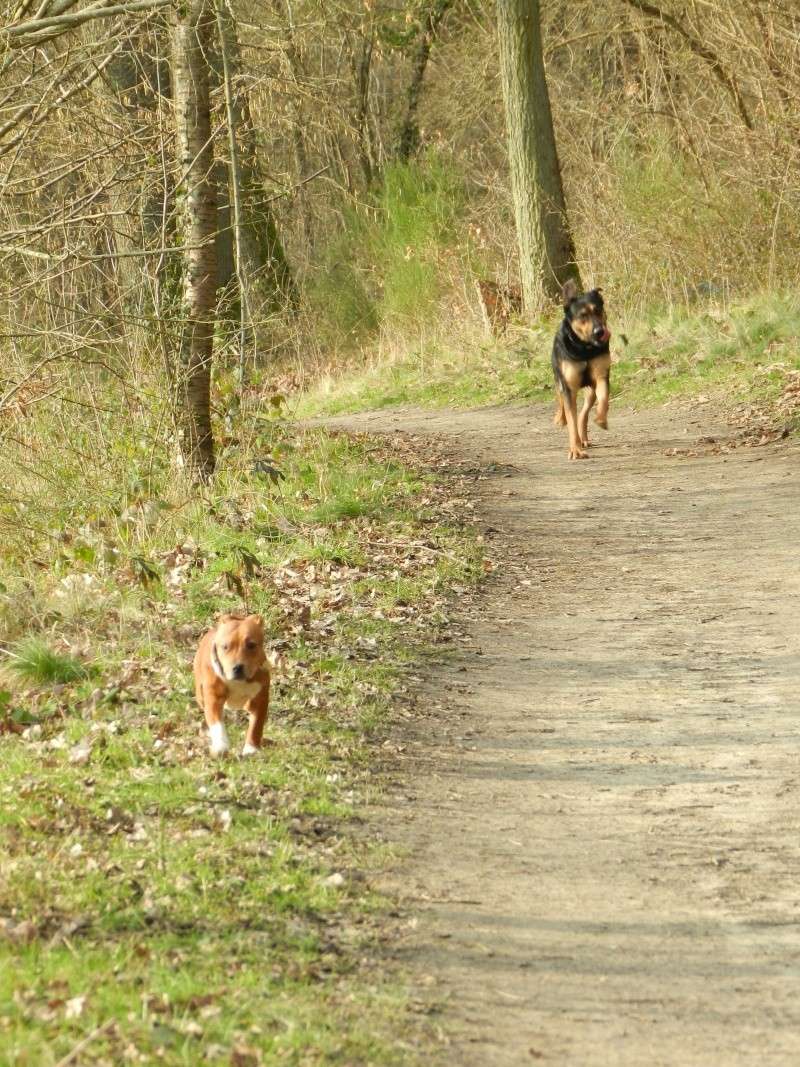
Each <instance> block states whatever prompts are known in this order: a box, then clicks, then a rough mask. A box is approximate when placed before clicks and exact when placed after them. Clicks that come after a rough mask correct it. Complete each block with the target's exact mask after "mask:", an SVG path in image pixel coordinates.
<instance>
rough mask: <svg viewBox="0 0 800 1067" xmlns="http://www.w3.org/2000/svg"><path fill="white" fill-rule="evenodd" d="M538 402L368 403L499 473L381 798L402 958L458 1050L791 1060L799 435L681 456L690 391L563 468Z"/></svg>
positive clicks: (622, 426) (568, 1057)
mask: <svg viewBox="0 0 800 1067" xmlns="http://www.w3.org/2000/svg"><path fill="white" fill-rule="evenodd" d="M548 416H549V412H546V411H544V410H543V409H541V408H537V409H516V410H508V409H504V410H499V409H495V410H488V411H481V412H473V413H464V414H452V413H447V414H436V415H432V414H424V415H414V414H411V415H408V414H405V415H402V416H396V415H380V416H366V417H364V418H363V419H361V420H359V424H360V426H361V428H365V429H366V428H374V429H377V430H386V429H397V430H403V431H411V432H414V433H425V434H435V435H442V434H443V435H447V437H448V438H449V439H450V440H451V441H452V445H453V455H454V463H462V464H466V465H469V464H474V465H478V466H480V467H482V468H484V469H485V470H486V469H488V471H489V476H488V477H487V478H486V479H484V480H480V481H478V482H477V483H476V491H477V494H478V498H479V501H480V515H481V519H482V523H483V525H484V526H485V527H488V528H489V530H490V531H491V530H494V531H495V532H494V534H493V536H491V537H490V540H489V544H490V549H489V553H490V555H491V556H493V558H494V559H495V560H496V562H497V564H498V574H497V576H496V578H495V579H493V581H492V583H491V587H490V590H489V592H488V594H487V595H486V596H485V597H484V598H483V600H482V601H481V602H480V603H479V604H478V605H477V607H475V608H473V609H471V611H470V609H467V611H469V613H470V614H471V615H472V616H473V617H472V618H467V619H465V620H464V629H465V634H464V637H463V648H464V651H463V654H461V655H459V656H458V657H457V658H456V659H454V660H452V661H448V663H447V665H445V666H442V667H440V668H436V669H435V673H434V674H433V675H432V676H430V677H429V678H428V679H426V687H425V694H426V700H427V701H428V702H429V705H430V714H429V715H428V716H427V717H426V718H424V719H423V720H421V721H420V723H418V724H417V726H416V727H415V728H414V731H413V734H412V736H410V737H409V738H408V739H407V741H408V744H409V748H408V750H407V751H410V752H411V753H413V759H411V760H410V761H409V764H408V765H409V766H410V767H411V771H410V773H409V774H408V775H407V776H406V777H404V779H403V780H402V781H401V782H400V783H399V784H398V787H397V789H396V790H395V792H394V799H393V800H392V801H391V807H390V809H389V810H388V811H384V812H383V813H382V814H381V818H382V819H385V820H386V822H387V824H388V825H387V828H386V832H387V834H388V836H389V837H390V838H393V839H394V840H399V841H401V842H402V843H403V844H404V845H405V846H406V848H407V849H408V859H407V860H406V861H405V862H404V863H403V865H402V867H401V869H400V870H398V871H395V872H394V876H395V884H399V885H401V886H402V888H403V891H404V893H405V896H406V899H407V900H408V901H409V902H416V903H417V906H418V908H419V909H421V911H420V915H419V923H418V926H417V928H416V930H415V931H414V933H413V934H412V935H411V936H410V938H409V940H408V943H407V944H406V945H405V946H404V951H403V958H404V962H405V963H406V964H408V965H409V966H410V967H411V969H412V972H413V973H415V974H417V975H418V977H419V984H420V989H421V990H426V991H427V993H426V994H425V995H427V996H430V995H431V989H432V990H433V995H434V996H435V997H437V998H440V999H441V1000H442V1001H443V1003H444V1009H443V1016H442V1020H441V1021H442V1026H443V1029H444V1032H445V1033H446V1034H448V1035H449V1047H448V1048H447V1050H446V1052H445V1053H444V1055H443V1062H444V1063H447V1064H458V1065H459V1067H465V1065H476V1067H477V1065H480V1067H490V1065H495V1064H496V1065H503V1067H510V1065H516V1064H527V1063H532V1062H536V1061H539V1060H541V1061H542V1062H543V1063H553V1064H570V1065H581V1067H589V1065H591V1067H594V1065H597V1067H607V1065H616V1064H626V1065H629V1064H630V1065H637V1067H650V1065H657V1064H669V1065H671V1067H676V1065H679V1067H686V1065H695V1064H704V1065H705V1064H708V1065H715V1067H730V1065H738V1064H754V1065H755V1064H758V1065H765V1064H781V1065H783V1064H786V1065H789V1064H792V1065H795V1064H797V1063H799V1062H800V832H799V831H800V811H799V810H798V809H800V697H798V686H800V640H799V639H798V638H799V635H800V572H799V570H798V565H799V564H800V545H798V533H799V532H800V479H798V470H799V461H800V454H799V453H798V449H797V447H796V446H793V445H790V446H784V447H778V448H775V447H767V448H760V449H744V448H743V449H737V450H735V451H733V452H731V453H730V454H728V455H714V454H710V450H709V448H708V446H707V445H701V446H700V448H699V451H701V452H703V451H704V450H705V451H709V454H708V455H705V456H702V457H701V458H694V459H688V458H679V457H675V456H669V455H665V452H667V451H668V450H670V449H672V448H679V449H686V448H687V447H691V446H692V445H694V442H695V441H696V440H697V438H698V437H699V436H701V435H704V434H708V433H709V432H711V433H714V430H713V428H709V427H708V425H706V424H702V425H701V423H700V422H699V421H697V420H698V416H697V415H696V414H694V413H692V412H691V411H688V410H686V411H683V412H677V411H676V412H675V413H674V414H672V415H670V414H667V413H661V414H658V415H656V416H655V418H654V417H651V416H650V415H647V416H641V415H640V416H627V417H621V416H619V415H618V416H617V417H616V418H615V419H614V421H613V424H612V432H611V433H610V434H609V435H607V436H604V437H603V438H602V440H601V441H600V442H599V444H600V447H599V448H598V449H597V450H596V452H595V453H594V458H593V459H592V460H590V461H588V462H585V463H578V464H574V463H573V464H568V463H567V461H566V458H565V456H564V451H565V449H564V441H563V440H562V437H564V435H563V434H555V433H554V432H553V431H552V429H551V428H550V427H549V425H548ZM599 433H600V431H597V432H596V435H595V436H597V435H598V434H599ZM724 433H725V431H722V434H723V436H724ZM492 464H496V465H506V464H511V465H513V466H514V467H515V468H516V470H514V471H513V472H511V476H509V472H508V471H504V470H503V468H502V466H500V469H499V470H496V471H495V473H491V470H492V468H491V465H492Z"/></svg>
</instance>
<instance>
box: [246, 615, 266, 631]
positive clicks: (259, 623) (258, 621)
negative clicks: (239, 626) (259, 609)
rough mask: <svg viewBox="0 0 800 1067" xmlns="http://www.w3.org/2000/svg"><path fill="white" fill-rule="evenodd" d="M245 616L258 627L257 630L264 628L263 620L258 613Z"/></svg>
mask: <svg viewBox="0 0 800 1067" xmlns="http://www.w3.org/2000/svg"><path fill="white" fill-rule="evenodd" d="M247 617H248V619H251V620H252V622H253V623H254V624H255V625H256V626H257V627H258V628H259V630H263V629H264V620H263V619H262V617H261V616H260V615H248V616H247Z"/></svg>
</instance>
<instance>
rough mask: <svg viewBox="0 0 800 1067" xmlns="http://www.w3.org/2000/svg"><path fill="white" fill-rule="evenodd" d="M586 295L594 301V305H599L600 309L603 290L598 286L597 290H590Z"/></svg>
mask: <svg viewBox="0 0 800 1067" xmlns="http://www.w3.org/2000/svg"><path fill="white" fill-rule="evenodd" d="M588 295H589V296H590V297H591V298H592V300H594V302H595V304H599V305H600V307H602V306H603V290H602V289H601V288H600V287H599V286H598V287H597V289H592V291H591V292H590V293H589V294H588Z"/></svg>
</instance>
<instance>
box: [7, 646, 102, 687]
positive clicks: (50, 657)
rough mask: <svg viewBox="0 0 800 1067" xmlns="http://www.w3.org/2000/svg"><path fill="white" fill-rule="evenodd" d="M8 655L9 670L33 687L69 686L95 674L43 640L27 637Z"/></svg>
mask: <svg viewBox="0 0 800 1067" xmlns="http://www.w3.org/2000/svg"><path fill="white" fill-rule="evenodd" d="M6 654H7V656H8V670H9V671H11V673H12V674H14V675H16V676H17V678H18V679H20V680H21V681H23V682H28V683H29V684H31V685H59V684H60V685H65V684H67V683H68V682H77V681H79V680H81V679H84V678H88V677H89V674H90V673H91V670H90V668H89V667H87V666H86V665H85V664H84V663H81V661H80V660H79V659H76V658H75V656H70V655H67V654H65V653H63V652H56V651H54V650H53V649H52V648H51V647H50V646H49V645H48V644H47V642H46V641H44V640H42V638H40V637H35V636H30V637H26V638H23V640H21V641H19V642H18V643H17V644H16V645H15V646H14V647H13V648H12V649H9V650H7V653H6Z"/></svg>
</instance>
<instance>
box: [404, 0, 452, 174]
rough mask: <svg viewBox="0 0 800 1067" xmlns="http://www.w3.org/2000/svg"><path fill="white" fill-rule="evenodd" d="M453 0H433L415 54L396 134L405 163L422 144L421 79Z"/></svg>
mask: <svg viewBox="0 0 800 1067" xmlns="http://www.w3.org/2000/svg"><path fill="white" fill-rule="evenodd" d="M452 2H453V0H433V3H432V4H431V5H430V7H429V9H428V12H427V14H426V15H425V20H424V24H423V29H422V36H421V38H420V40H419V43H418V45H417V50H416V53H415V55H414V63H413V67H412V72H411V81H410V82H409V85H408V92H407V94H406V113H405V117H404V119H403V124H402V126H401V127H400V133H399V135H398V138H397V158H398V159H400V160H402V162H403V163H406V162H408V160H409V159H411V157H412V156H413V155H414V153H415V152H416V150H417V149H418V148H419V123H418V121H417V111H418V109H419V98H420V95H421V93H422V82H423V80H424V78H425V71H426V69H427V66H428V60H429V59H430V55H431V48H432V47H433V42H434V38H435V37H436V31H437V30H438V29H439V24H440V23H441V21H442V19H443V18H444V16H445V15H446V14H447V9H448V8H449V7H451V6H452Z"/></svg>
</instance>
